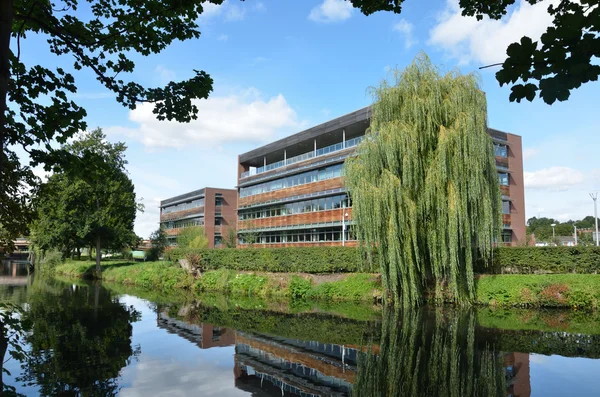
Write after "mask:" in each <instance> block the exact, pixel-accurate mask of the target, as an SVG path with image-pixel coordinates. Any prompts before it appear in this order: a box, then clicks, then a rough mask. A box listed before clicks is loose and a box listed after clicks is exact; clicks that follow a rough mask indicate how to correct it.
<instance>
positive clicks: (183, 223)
mask: <svg viewBox="0 0 600 397" xmlns="http://www.w3.org/2000/svg"><path fill="white" fill-rule="evenodd" d="M163 226H164V228H165V229H180V228H184V227H193V226H204V218H193V219H182V220H180V221H171V222H166V223H164V224H163Z"/></svg>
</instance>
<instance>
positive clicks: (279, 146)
mask: <svg viewBox="0 0 600 397" xmlns="http://www.w3.org/2000/svg"><path fill="white" fill-rule="evenodd" d="M370 118H371V105H369V106H366V107H364V108H361V109H358V110H355V111H354V112H351V113H348V114H345V115H343V116H340V117H337V118H335V119H332V120H329V121H326V122H325V123H322V124H319V125H317V126H314V127H311V128H309V129H307V130H304V131H301V132H298V133H295V134H292V135H290V136H288V137H285V138H282V139H279V140H277V141H274V142H271V143H269V144H267V145H264V146H261V147H258V148H256V149H253V150H251V151H249V152H246V153H243V154H240V159H239V160H240V163H241V164H245V163H246V164H248V163H249V164H250V165H254V166H257V164H253V163H255V162H256V159H257V158H261V157H264V156H268V155H269V154H272V153H274V152H278V151H279V152H282V151H283V150H284V149H289V148H291V147H294V146H295V145H300V144H301V143H302V144H304V143H306V142H307V141H310V140H312V139H314V138H317V137H320V136H322V135H324V134H327V133H330V132H333V131H339V130H341V129H343V128H346V127H349V126H352V125H354V124H357V123H360V122H368V120H370ZM488 132H489V134H490V135H491V136H492V138H494V139H498V140H502V141H506V140H507V136H508V135H509V133H507V132H504V131H500V130H497V129H495V128H488ZM355 133H356V132H355ZM510 135H515V134H510ZM303 146H306V145H303ZM302 150H304V151H306V150H312V149H310V148H309V149H307V148H302V149H300V151H302ZM289 154H290V153H289V151H288V157H290V156H289ZM267 161H268V163H271V162H273V161H277V159H269V158H267ZM260 165H262V164H260Z"/></svg>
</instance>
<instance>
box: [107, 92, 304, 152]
mask: <svg viewBox="0 0 600 397" xmlns="http://www.w3.org/2000/svg"><path fill="white" fill-rule="evenodd" d="M194 104H195V105H196V106H197V107H198V119H197V120H192V121H191V122H190V123H178V122H175V121H159V120H157V119H156V117H155V115H154V113H152V109H153V105H152V104H142V105H140V106H138V107H137V108H136V109H135V110H132V111H130V112H129V120H130V121H132V122H133V123H135V124H136V127H134V128H129V127H121V126H113V127H108V128H106V129H105V132H106V133H107V134H108V135H125V136H127V137H128V138H130V139H134V140H138V141H140V142H141V143H142V144H143V145H145V146H146V147H149V148H160V147H174V148H183V147H185V146H190V145H203V146H208V147H217V146H218V145H220V144H222V143H226V142H236V143H248V142H252V143H258V142H265V141H267V140H269V139H271V138H273V136H274V135H275V132H276V131H277V130H278V129H280V128H285V127H298V126H299V123H298V121H297V116H296V112H295V111H294V110H293V109H292V108H291V107H290V105H289V104H288V103H287V101H286V100H285V98H284V97H283V95H281V94H279V95H277V96H274V97H272V98H269V99H267V100H265V99H263V98H262V97H261V95H260V93H259V92H258V91H257V90H256V89H250V90H247V91H245V92H242V93H239V94H234V95H229V96H211V97H209V99H206V100H196V101H194Z"/></svg>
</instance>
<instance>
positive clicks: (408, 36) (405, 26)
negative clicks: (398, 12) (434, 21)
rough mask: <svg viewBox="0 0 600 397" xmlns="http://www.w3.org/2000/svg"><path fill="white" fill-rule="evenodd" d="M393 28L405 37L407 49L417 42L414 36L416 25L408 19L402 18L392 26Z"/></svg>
mask: <svg viewBox="0 0 600 397" xmlns="http://www.w3.org/2000/svg"><path fill="white" fill-rule="evenodd" d="M392 29H393V30H394V31H395V32H398V33H400V35H401V36H402V37H403V38H404V47H406V48H407V49H408V48H410V47H412V46H413V45H414V44H415V43H416V41H415V39H414V38H413V30H414V25H413V24H412V23H410V22H408V21H407V20H406V19H401V20H400V21H399V22H398V23H396V24H395V25H394V26H393V27H392Z"/></svg>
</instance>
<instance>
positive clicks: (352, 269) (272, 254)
mask: <svg viewBox="0 0 600 397" xmlns="http://www.w3.org/2000/svg"><path fill="white" fill-rule="evenodd" d="M188 255H194V256H196V257H197V258H199V259H200V261H201V265H202V267H203V268H204V269H207V270H209V269H218V268H227V269H232V270H241V271H264V272H274V273H279V272H293V273H296V272H297V273H373V272H376V271H378V268H377V267H375V268H373V267H371V266H370V265H369V263H368V262H367V260H366V259H363V258H362V257H361V254H360V250H358V249H356V248H354V247H286V248H223V249H182V248H174V249H172V250H169V251H168V253H167V255H166V256H167V258H168V259H169V260H173V261H176V260H179V259H182V258H185V257H186V256H188Z"/></svg>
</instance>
